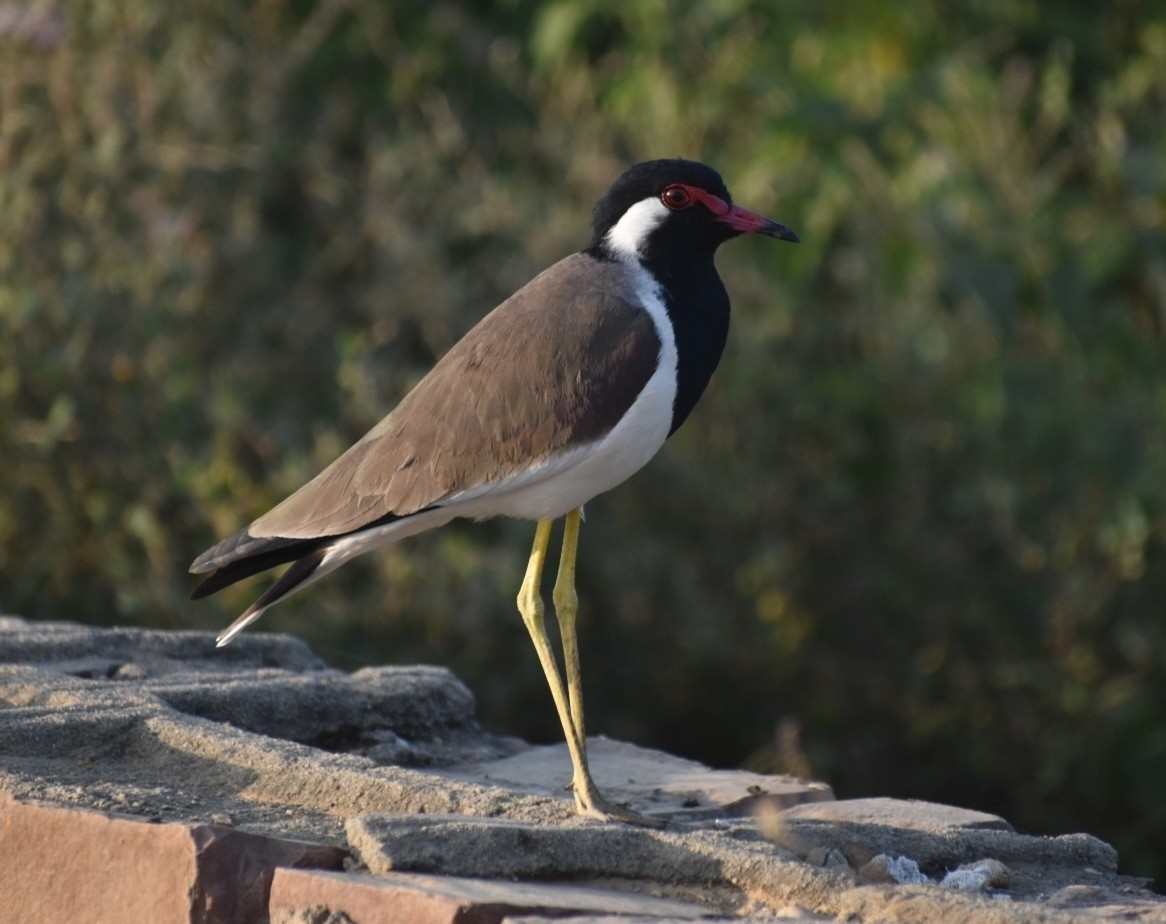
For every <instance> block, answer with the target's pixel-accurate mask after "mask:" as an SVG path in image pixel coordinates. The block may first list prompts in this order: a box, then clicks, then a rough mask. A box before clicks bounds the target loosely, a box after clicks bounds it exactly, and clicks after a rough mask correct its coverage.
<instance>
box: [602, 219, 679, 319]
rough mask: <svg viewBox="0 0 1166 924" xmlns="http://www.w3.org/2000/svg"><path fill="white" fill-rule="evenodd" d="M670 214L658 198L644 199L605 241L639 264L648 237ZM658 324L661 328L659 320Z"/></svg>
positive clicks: (621, 220)
mask: <svg viewBox="0 0 1166 924" xmlns="http://www.w3.org/2000/svg"><path fill="white" fill-rule="evenodd" d="M668 214H669V213H668V207H667V206H666V205H664V203H663V202H661V201H660V200H659V199H658V198H657V197H655V196H652V197H650V198H648V199H642V200H641V201H639V202H637V203H636V204H635V205H633V206H632V207H631V208H630V209H628V210H627V211H626V212H624V213H623V215H622V216H621V217H620V220H619V221H617V222H616V223H615V224H614V225H613V226H612V228H611V230H610V231H608V232H607V236H606V237H605V238H604V241H606V242H607V246H608V247H609V248H611V251H612V252H613V253H615V254H618V255H619V256H621V257H623V258H624V259H625V260H629V261H631V260H635V261H636V262H637V264H638V262H639V257H640V249H641V248H642V247H643V246H644V243H645V242H646V241H647V240H648V235H649V234H651V233H652V232H653V231H655V230H656V228H658V227H659V226H660V222H662V221H663V220H664V219H665V218H667V217H668ZM649 310H651V309H649ZM653 317H655V315H653ZM656 323H657V326H659V319H657V322H656Z"/></svg>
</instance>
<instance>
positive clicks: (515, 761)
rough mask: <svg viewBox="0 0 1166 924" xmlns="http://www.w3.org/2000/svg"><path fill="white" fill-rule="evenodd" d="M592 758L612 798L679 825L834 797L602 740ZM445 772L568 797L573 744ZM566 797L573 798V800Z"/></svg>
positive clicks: (793, 781)
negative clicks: (570, 751)
mask: <svg viewBox="0 0 1166 924" xmlns="http://www.w3.org/2000/svg"><path fill="white" fill-rule="evenodd" d="M587 759H588V764H589V765H590V767H591V773H592V775H593V776H594V777H595V781H596V783H597V784H598V786H599V788H600V789H601V790H602V791H603V793H604V795H606V796H607V797H608V798H610V799H614V800H615V801H616V802H620V803H625V804H626V805H628V806H629V807H630V808H632V809H634V810H635V811H637V812H641V813H643V814H647V815H655V816H665V817H668V818H671V819H675V820H677V821H699V820H703V819H710V818H732V817H743V816H748V815H751V814H754V813H756V812H758V811H761V810H763V809H767V808H768V809H773V810H780V809H785V808H789V807H791V806H794V805H800V804H801V803H803V802H819V801H827V800H831V799H833V798H834V793H833V791H832V790H831V789H830V787H829V786H828V785H827V784H825V783H818V782H815V781H813V780H801V779H798V778H796V777H791V776H765V775H762V774H760V773H749V772H747V771H744V770H711V769H710V768H708V767H706V766H705V765H704V764H701V763H698V762H696V761H694V760H685V759H684V758H681V757H675V756H673V755H671V754H666V753H664V752H663V751H654V750H650V749H648V748H641V747H637V746H636V745H633V744H627V743H626V742H622V741H613V740H611V739H610V738H605V737H603V736H592V737H590V738H588V739H587ZM441 772H444V773H447V774H448V775H450V776H451V777H453V778H458V779H465V778H472V779H478V780H483V781H487V782H493V783H496V784H498V785H501V786H505V787H507V788H509V789H515V790H517V791H519V792H531V793H536V792H537V793H552V794H553V793H564V788H563V787H564V786H565V785H566V783H568V782H570V779H571V772H572V770H571V757H570V754H569V753H568V751H567V746H566V744H555V745H547V746H544V747H536V748H530V749H528V750H525V751H522V752H521V753H520V754H516V755H513V756H508V757H503V758H501V759H498V760H493V761H489V762H482V763H477V764H472V765H469V766H459V767H455V768H451V769H450V770H447V771H441ZM563 798H565V799H569V798H570V794H569V793H565V794H564V796H563Z"/></svg>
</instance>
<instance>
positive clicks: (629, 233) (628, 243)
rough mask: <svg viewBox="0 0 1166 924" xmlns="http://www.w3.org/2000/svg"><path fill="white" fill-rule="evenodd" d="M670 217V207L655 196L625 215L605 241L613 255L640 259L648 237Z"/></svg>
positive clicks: (639, 203) (640, 203) (637, 204)
mask: <svg viewBox="0 0 1166 924" xmlns="http://www.w3.org/2000/svg"><path fill="white" fill-rule="evenodd" d="M667 217H668V207H667V206H666V205H664V203H663V202H661V201H660V200H659V199H657V198H656V197H655V196H652V197H651V198H650V199H642V200H640V201H639V202H637V203H636V204H635V205H633V206H632V207H631V208H630V209H628V210H627V211H626V212H624V213H623V216H622V217H621V218H620V220H619V221H617V222H616V223H615V225H614V226H613V227H612V229H611V230H610V231H608V232H607V236H606V238H605V239H604V240H605V241H606V242H607V246H608V248H610V250H611V251H612V252H613V253H617V254H619V255H620V256H623V257H627V258H630V259H633V260H635V259H638V258H639V255H640V251H641V249H642V248H643V246H644V244H645V243H646V242H647V240H648V235H649V234H651V233H652V232H653V231H655V230H656V228H658V227H659V226H660V223H661V222H662V221H663V220H664V219H665V218H667Z"/></svg>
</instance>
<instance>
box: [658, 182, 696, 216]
mask: <svg viewBox="0 0 1166 924" xmlns="http://www.w3.org/2000/svg"><path fill="white" fill-rule="evenodd" d="M660 201H661V202H663V203H664V204H665V205H666V206H668V208H670V209H672V211H674V212H675V211H676V210H678V209H686V208H688V207H689V206H690V205H692V193H690V192H689V191H688V189H687V188H686V187H684V186H679V185H677V186H669V187H668V188H667V189H665V190H664V192H662V193H660Z"/></svg>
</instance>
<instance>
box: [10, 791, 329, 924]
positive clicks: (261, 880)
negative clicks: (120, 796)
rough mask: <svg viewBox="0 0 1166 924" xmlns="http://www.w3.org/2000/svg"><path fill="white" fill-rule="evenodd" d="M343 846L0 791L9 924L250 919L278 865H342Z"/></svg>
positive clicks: (197, 923)
mask: <svg viewBox="0 0 1166 924" xmlns="http://www.w3.org/2000/svg"><path fill="white" fill-rule="evenodd" d="M343 857H344V852H343V851H341V850H340V849H339V848H336V847H322V846H318V845H315V844H305V843H301V842H298V841H288V840H282V839H278V838H271V837H264V836H262V835H258V834H248V833H246V832H242V831H234V830H231V829H226V828H219V827H216V826H213V825H203V824H193V823H192V824H151V823H150V822H148V821H143V820H141V819H135V818H129V817H120V816H117V815H109V814H105V813H101V812H91V811H83V810H80V809H72V808H57V807H52V806H45V805H40V804H37V803H30V802H19V801H17V800H15V799H12V798H11V797H10V796H8V795H7V794H2V793H0V917H2V918H3V920H4V921H5V924H57V922H60V924H77V922H80V921H84V922H86V924H105V922H109V924H126V922H129V921H143V922H145V921H149V922H151V924H170V922H174V924H180V922H181V924H187V922H190V924H218V922H222V924H247V922H251V921H256V922H258V921H260V920H262V919H263V917H264V915H265V913H266V906H267V894H268V890H269V888H270V884H271V876H272V871H273V870H274V868H275V867H276V866H277V865H283V866H320V867H327V868H338V867H339V866H340V864H341V862H342V860H343Z"/></svg>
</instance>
